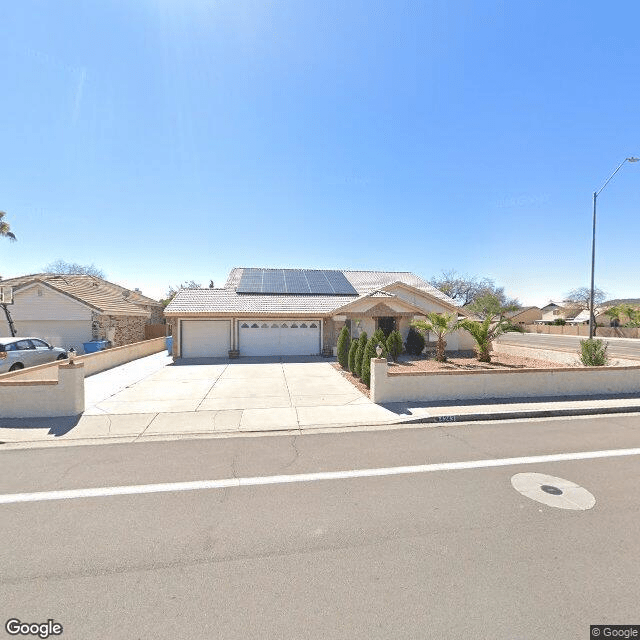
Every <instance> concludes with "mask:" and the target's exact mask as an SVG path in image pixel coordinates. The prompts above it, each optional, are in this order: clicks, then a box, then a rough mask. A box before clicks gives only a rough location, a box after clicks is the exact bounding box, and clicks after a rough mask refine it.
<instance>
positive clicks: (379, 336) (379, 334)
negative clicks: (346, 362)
mask: <svg viewBox="0 0 640 640" xmlns="http://www.w3.org/2000/svg"><path fill="white" fill-rule="evenodd" d="M371 337H372V338H373V340H374V346H376V347H377V346H378V345H380V346H381V347H382V355H381V356H380V357H381V358H386V357H387V355H388V354H389V351H388V350H387V338H386V336H385V335H384V331H383V330H382V329H376V330H375V332H374V334H373V336H371ZM373 357H374V358H377V357H378V354H377V353H375V351H374V356H373Z"/></svg>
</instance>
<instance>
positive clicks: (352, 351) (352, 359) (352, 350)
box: [349, 340, 359, 374]
mask: <svg viewBox="0 0 640 640" xmlns="http://www.w3.org/2000/svg"><path fill="white" fill-rule="evenodd" d="M358 344H359V343H358V340H352V341H351V346H350V347H349V371H351V373H353V374H355V372H356V351H357V350H358Z"/></svg>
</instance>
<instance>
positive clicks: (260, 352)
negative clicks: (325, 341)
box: [238, 319, 320, 356]
mask: <svg viewBox="0 0 640 640" xmlns="http://www.w3.org/2000/svg"><path fill="white" fill-rule="evenodd" d="M239 324H240V327H239V341H238V344H239V348H240V355H242V356H312V355H317V354H319V353H320V321H319V320H278V319H277V320H241V321H240V323H239Z"/></svg>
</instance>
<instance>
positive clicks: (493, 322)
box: [458, 316, 524, 362]
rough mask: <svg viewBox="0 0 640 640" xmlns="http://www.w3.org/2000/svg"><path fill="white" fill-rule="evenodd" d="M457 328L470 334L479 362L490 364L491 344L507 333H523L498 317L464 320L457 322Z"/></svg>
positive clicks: (504, 319)
mask: <svg viewBox="0 0 640 640" xmlns="http://www.w3.org/2000/svg"><path fill="white" fill-rule="evenodd" d="M458 327H459V328H460V329H464V330H465V331H468V332H469V333H470V334H471V337H472V338H473V339H474V340H475V343H476V352H477V354H478V360H479V361H480V362H491V344H492V343H493V341H494V340H495V339H496V338H497V337H498V336H500V335H502V334H503V333H506V332H507V331H519V332H520V333H523V331H524V330H523V329H522V328H521V327H517V326H515V325H513V324H511V322H510V321H509V320H507V318H505V317H503V316H499V317H498V318H497V319H496V317H495V316H487V317H486V318H485V319H484V320H482V321H479V320H470V319H469V318H464V319H463V320H460V322H458Z"/></svg>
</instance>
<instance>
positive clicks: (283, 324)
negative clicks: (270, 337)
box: [280, 322, 289, 329]
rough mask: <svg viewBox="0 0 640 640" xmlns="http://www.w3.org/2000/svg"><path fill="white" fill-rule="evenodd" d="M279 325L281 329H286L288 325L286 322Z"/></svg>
mask: <svg viewBox="0 0 640 640" xmlns="http://www.w3.org/2000/svg"><path fill="white" fill-rule="evenodd" d="M280 326H281V327H282V328H283V329H286V328H287V327H288V326H289V325H288V324H287V323H286V322H283V323H282V324H281V325H280Z"/></svg>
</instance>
